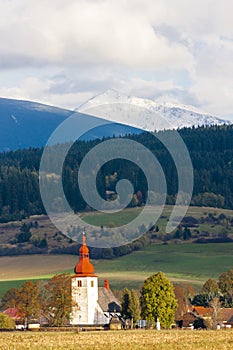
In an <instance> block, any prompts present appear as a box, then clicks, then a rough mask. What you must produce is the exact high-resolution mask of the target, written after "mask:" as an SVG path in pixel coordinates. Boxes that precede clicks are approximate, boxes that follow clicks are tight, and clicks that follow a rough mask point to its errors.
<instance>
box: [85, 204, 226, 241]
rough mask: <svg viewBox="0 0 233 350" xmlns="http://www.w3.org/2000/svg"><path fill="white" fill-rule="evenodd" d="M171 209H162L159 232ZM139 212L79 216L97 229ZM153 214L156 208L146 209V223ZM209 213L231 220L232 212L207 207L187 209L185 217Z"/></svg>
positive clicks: (122, 221)
mask: <svg viewBox="0 0 233 350" xmlns="http://www.w3.org/2000/svg"><path fill="white" fill-rule="evenodd" d="M172 208H173V206H170V205H166V206H165V207H164V209H163V212H162V214H161V216H160V218H159V219H158V222H157V223H156V224H157V225H158V226H159V228H160V230H161V231H165V227H166V225H167V222H168V219H169V217H170V214H171V211H172ZM141 210H142V208H129V209H125V210H124V211H120V212H117V213H113V214H111V215H109V214H108V213H107V214H106V213H99V212H94V213H84V214H82V215H81V217H82V219H83V220H84V221H86V222H87V223H89V224H91V225H94V226H97V227H100V226H101V225H103V226H108V224H110V225H111V226H112V225H114V226H120V225H124V224H126V223H128V222H130V221H132V220H133V219H135V217H136V216H138V215H139V213H140V212H141ZM155 213H156V207H152V206H151V207H149V208H148V213H147V214H146V219H147V221H148V223H150V222H154V218H155ZM209 213H211V214H214V215H215V216H219V215H220V214H224V215H225V216H226V217H229V218H233V210H229V209H221V208H209V207H189V208H188V211H187V214H186V216H192V217H194V218H195V219H200V218H201V217H205V216H207V215H208V214H209ZM220 227H221V226H220V225H219V227H217V225H215V227H213V225H206V226H204V227H201V225H198V226H197V227H196V228H201V229H205V230H206V229H208V231H209V232H211V233H215V232H216V230H219V228H220ZM228 232H229V234H232V235H233V227H229V231H228Z"/></svg>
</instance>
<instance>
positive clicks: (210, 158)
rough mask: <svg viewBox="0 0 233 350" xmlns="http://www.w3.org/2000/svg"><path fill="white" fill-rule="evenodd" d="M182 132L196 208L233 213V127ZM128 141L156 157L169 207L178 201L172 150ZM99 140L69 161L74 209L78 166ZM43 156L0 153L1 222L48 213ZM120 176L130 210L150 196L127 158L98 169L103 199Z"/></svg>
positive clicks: (79, 202) (149, 140) (81, 145)
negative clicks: (128, 188) (126, 183)
mask: <svg viewBox="0 0 233 350" xmlns="http://www.w3.org/2000/svg"><path fill="white" fill-rule="evenodd" d="M164 132H165V133H166V132H171V131H164ZM179 134H180V135H181V137H182V138H183V140H184V142H185V144H186V146H187V148H188V150H189V152H190V157H191V160H192V163H193V168H194V190H193V198H192V204H194V205H201V206H213V207H215V206H216V207H224V208H230V209H233V126H212V127H199V128H184V129H181V130H179ZM128 137H129V138H131V139H133V140H135V141H138V142H140V143H142V144H144V145H145V146H146V147H148V148H150V149H151V151H152V152H153V153H154V154H155V155H156V157H157V159H158V160H159V161H160V163H161V166H162V168H163V170H164V173H165V175H166V181H167V186H168V196H167V203H169V204H172V203H174V200H175V195H176V192H177V183H178V179H177V173H176V168H175V165H174V163H173V160H172V158H171V156H170V154H169V153H168V151H167V150H166V149H165V148H164V147H163V145H162V144H161V143H160V142H159V141H158V140H157V139H156V138H155V137H153V136H152V135H151V134H149V133H142V134H140V135H131V136H128ZM99 142H101V140H95V141H88V142H85V141H79V142H77V143H75V144H74V145H73V146H72V148H71V150H70V152H69V154H68V156H67V158H66V161H65V164H64V169H63V183H64V190H65V193H66V195H67V198H68V200H69V203H70V204H71V206H72V208H73V209H74V210H75V211H81V210H85V208H86V203H85V202H84V201H83V199H82V197H81V195H80V191H79V188H78V184H77V173H78V169H79V165H80V163H81V160H82V158H83V157H84V155H85V154H86V153H87V152H88V151H89V150H90V149H92V148H93V147H94V146H95V145H96V144H97V143H99ZM61 147H62V145H61ZM42 152H43V150H42V149H39V148H36V149H27V150H18V151H14V152H5V153H0V215H1V216H0V219H1V222H4V221H8V220H12V219H19V218H20V217H24V216H27V215H30V214H41V213H44V209H43V204H42V202H41V199H40V193H39V184H38V171H39V165H40V158H41V154H42ZM121 178H128V179H129V180H130V181H132V183H133V185H134V192H135V195H134V198H133V199H132V201H131V203H130V206H137V205H142V204H143V203H144V202H145V200H146V196H147V183H146V179H145V176H144V175H143V173H142V171H141V170H140V169H139V168H138V166H137V165H134V164H132V163H131V162H128V161H125V160H123V159H117V160H114V161H111V162H108V163H106V164H105V165H104V166H103V167H102V168H101V170H100V171H99V173H98V177H97V187H98V188H99V192H100V194H101V195H102V196H103V197H105V196H106V190H111V191H114V190H115V184H116V183H117V181H118V180H120V179H121ZM113 196H114V194H113Z"/></svg>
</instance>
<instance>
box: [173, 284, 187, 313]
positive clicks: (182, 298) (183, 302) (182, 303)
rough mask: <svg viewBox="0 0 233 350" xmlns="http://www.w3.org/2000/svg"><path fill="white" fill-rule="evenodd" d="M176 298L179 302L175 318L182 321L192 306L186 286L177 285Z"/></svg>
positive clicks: (175, 288)
mask: <svg viewBox="0 0 233 350" xmlns="http://www.w3.org/2000/svg"><path fill="white" fill-rule="evenodd" d="M174 292H175V297H176V300H177V304H178V305H177V309H176V312H175V316H176V319H177V320H180V319H181V318H182V316H183V315H184V314H185V313H186V312H187V311H188V307H189V305H190V299H189V293H188V291H187V289H186V288H185V287H184V286H181V285H176V286H175V287H174Z"/></svg>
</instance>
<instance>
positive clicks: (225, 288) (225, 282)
mask: <svg viewBox="0 0 233 350" xmlns="http://www.w3.org/2000/svg"><path fill="white" fill-rule="evenodd" d="M218 285H219V288H220V291H221V292H222V294H223V299H224V304H225V306H226V307H232V306H233V270H229V271H227V272H223V273H222V274H221V275H220V277H219V282H218Z"/></svg>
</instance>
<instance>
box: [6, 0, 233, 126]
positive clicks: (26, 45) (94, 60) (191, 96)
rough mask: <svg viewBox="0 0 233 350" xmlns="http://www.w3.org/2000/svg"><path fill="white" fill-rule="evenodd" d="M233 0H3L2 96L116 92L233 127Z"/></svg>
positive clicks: (70, 104)
mask: <svg viewBox="0 0 233 350" xmlns="http://www.w3.org/2000/svg"><path fill="white" fill-rule="evenodd" d="M232 13H233V1H232V0H221V1H220V0H216V1H213V0H195V1H194V0H68V1H67V0H40V1H38V0H36V1H35V0H0V97H7V98H16V99H25V100H33V101H37V102H41V103H46V104H50V105H55V106H58V107H63V108H68V109H74V108H77V107H78V106H79V105H80V104H82V103H84V102H86V101H87V100H88V99H90V98H91V97H93V96H95V95H97V94H100V93H102V92H104V91H105V90H107V89H115V90H117V91H119V92H121V93H123V94H127V95H133V96H137V97H142V98H150V99H153V100H156V99H159V100H164V101H169V102H176V103H182V104H186V105H193V106H195V107H198V108H200V109H201V110H204V111H206V112H209V113H212V114H215V115H218V116H220V117H224V118H228V119H231V120H233V21H232Z"/></svg>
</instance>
